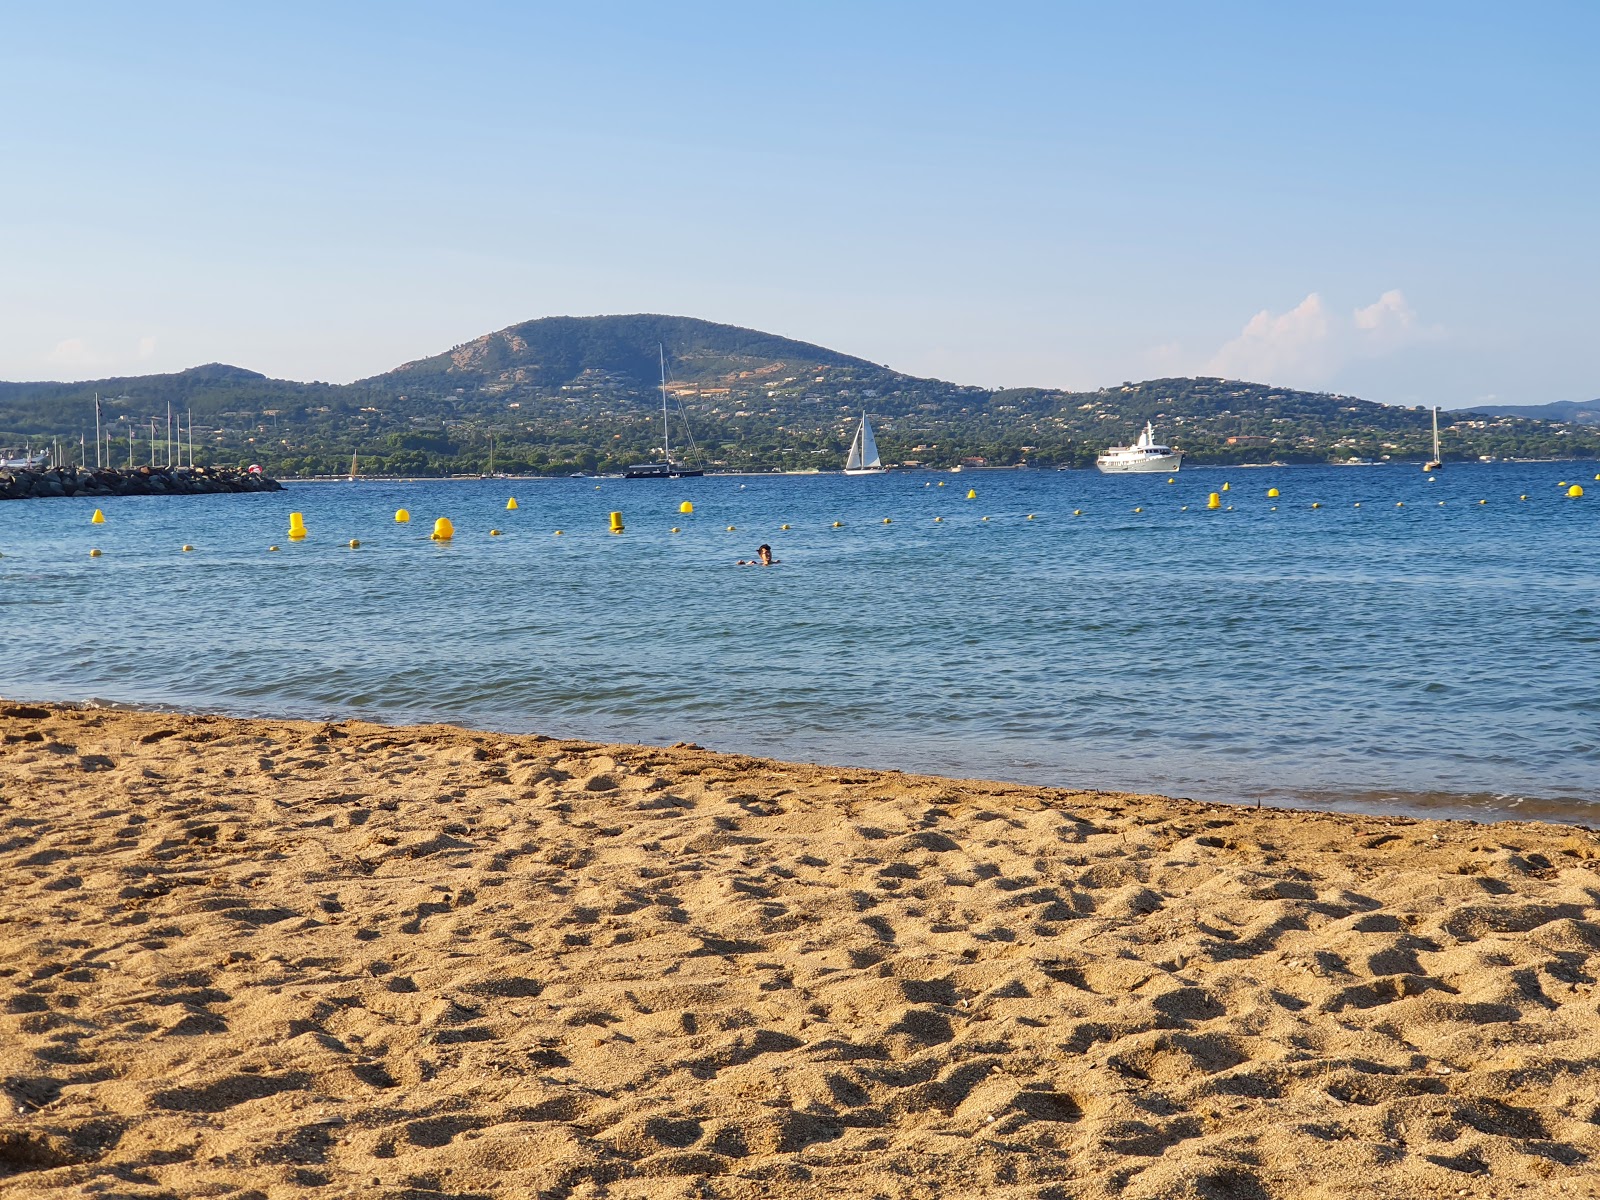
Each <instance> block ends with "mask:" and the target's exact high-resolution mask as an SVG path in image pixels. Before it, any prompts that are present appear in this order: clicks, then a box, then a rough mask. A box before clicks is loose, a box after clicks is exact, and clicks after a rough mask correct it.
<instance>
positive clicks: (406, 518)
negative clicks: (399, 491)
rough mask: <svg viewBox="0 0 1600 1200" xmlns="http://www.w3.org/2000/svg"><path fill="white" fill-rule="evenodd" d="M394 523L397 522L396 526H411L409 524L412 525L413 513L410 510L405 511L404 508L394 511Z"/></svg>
mask: <svg viewBox="0 0 1600 1200" xmlns="http://www.w3.org/2000/svg"><path fill="white" fill-rule="evenodd" d="M394 521H395V524H396V525H409V524H411V512H410V510H409V509H404V508H397V509H395V510H394Z"/></svg>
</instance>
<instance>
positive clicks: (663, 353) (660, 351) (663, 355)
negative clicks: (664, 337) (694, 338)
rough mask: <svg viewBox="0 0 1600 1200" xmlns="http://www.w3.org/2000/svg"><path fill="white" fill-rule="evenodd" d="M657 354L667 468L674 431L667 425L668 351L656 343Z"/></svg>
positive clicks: (662, 449)
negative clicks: (659, 361)
mask: <svg viewBox="0 0 1600 1200" xmlns="http://www.w3.org/2000/svg"><path fill="white" fill-rule="evenodd" d="M656 354H657V355H658V356H659V357H660V359H661V457H662V460H663V461H664V462H665V463H666V464H667V466H669V467H670V466H671V465H672V430H671V427H670V426H669V425H668V423H667V350H666V347H665V346H663V345H662V344H661V343H660V342H657V343H656Z"/></svg>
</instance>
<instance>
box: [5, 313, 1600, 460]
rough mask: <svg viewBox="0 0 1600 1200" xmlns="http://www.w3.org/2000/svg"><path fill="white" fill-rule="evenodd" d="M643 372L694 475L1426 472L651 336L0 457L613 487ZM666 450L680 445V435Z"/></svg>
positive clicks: (25, 390)
mask: <svg viewBox="0 0 1600 1200" xmlns="http://www.w3.org/2000/svg"><path fill="white" fill-rule="evenodd" d="M658 346H659V347H661V351H658ZM663 351H664V354H665V357H666V364H667V375H668V391H669V393H670V395H671V397H672V399H673V402H674V408H675V410H678V412H679V418H680V419H682V420H684V421H686V425H687V429H688V430H692V432H693V435H694V438H695V439H697V446H696V450H697V452H698V454H699V461H700V462H701V463H702V464H703V465H706V466H709V467H714V468H726V469H743V470H765V469H805V468H822V469H832V468H836V467H837V466H838V465H839V464H840V462H841V461H842V459H843V455H844V450H845V447H846V445H847V444H848V441H849V437H850V434H851V432H852V431H853V427H854V423H855V422H856V421H857V420H858V419H859V415H860V413H861V411H862V410H863V409H866V410H869V411H870V412H871V413H872V416H873V423H874V425H875V427H876V428H877V430H878V441H879V445H880V447H881V448H882V450H883V452H884V455H885V459H886V460H887V461H891V462H899V463H902V464H907V465H912V464H924V465H930V466H951V465H953V464H955V463H957V462H963V461H965V462H970V463H972V464H973V465H987V466H1010V465H1015V464H1020V463H1028V464H1032V465H1038V466H1051V465H1076V466H1087V465H1089V464H1090V463H1092V462H1093V460H1094V456H1095V454H1096V453H1097V452H1098V451H1099V450H1100V449H1102V448H1103V447H1105V446H1107V445H1110V444H1113V443H1118V442H1125V441H1127V440H1128V439H1130V438H1132V437H1133V436H1134V435H1135V434H1136V433H1137V432H1138V430H1139V428H1140V427H1141V426H1142V425H1143V424H1144V422H1145V421H1147V420H1149V421H1153V422H1155V424H1156V427H1157V430H1158V432H1159V433H1160V434H1161V435H1162V436H1163V437H1164V438H1166V439H1168V440H1171V441H1172V442H1174V443H1175V444H1177V445H1179V446H1181V447H1182V448H1183V449H1184V450H1186V451H1187V452H1188V453H1189V455H1190V459H1189V461H1190V462H1195V463H1206V462H1215V463H1245V462H1269V461H1277V462H1325V461H1329V460H1339V459H1346V458H1353V457H1360V458H1373V459H1378V458H1386V457H1391V458H1396V459H1417V460H1421V459H1422V458H1424V457H1426V455H1427V451H1428V438H1429V433H1428V431H1429V426H1430V421H1431V417H1430V414H1429V412H1428V410H1427V409H1424V408H1398V407H1391V406H1385V405H1381V404H1376V403H1373V402H1371V401H1367V400H1361V399H1358V398H1355V397H1351V396H1340V395H1331V394H1328V393H1322V392H1303V391H1297V390H1294V389H1289V388H1275V387H1270V386H1268V385H1265V384H1258V383H1248V382H1242V381H1238V380H1226V379H1214V378H1198V379H1190V378H1170V379H1155V380H1147V381H1145V382H1142V383H1133V382H1125V383H1123V384H1121V385H1118V386H1115V387H1108V388H1101V389H1099V390H1096V391H1091V392H1068V391H1062V390H1057V389H1047V388H1019V389H1011V390H1007V391H989V390H987V389H983V388H975V387H964V386H961V385H959V384H953V383H946V382H944V381H941V380H937V379H922V378H918V377H916V376H912V375H907V374H904V373H901V372H898V371H894V370H891V369H890V368H888V367H884V366H879V365H877V364H874V363H870V362H867V361H866V360H865V359H861V358H856V357H853V356H850V355H847V354H841V353H839V352H837V351H834V350H829V349H827V348H825V347H822V346H816V345H811V344H809V343H806V342H800V341H795V340H793V339H789V338H784V337H779V336H777V335H774V334H768V333H763V332H760V331H757V330H751V329H742V328H739V327H737V326H732V325H719V324H715V323H713V322H710V321H700V320H695V319H693V318H688V317H673V316H662V315H658V314H639V315H631V316H601V317H546V318H543V319H540V320H536V321H527V322H523V323H522V324H519V325H513V326H510V327H508V328H506V329H502V330H498V331H496V332H494V333H490V334H485V335H484V336H482V337H480V338H476V339H474V340H472V341H470V342H466V343H463V344H462V345H459V346H455V347H452V348H451V349H449V350H447V351H444V352H443V353H439V354H434V355H430V356H428V357H425V358H420V359H416V360H414V361H412V362H408V363H405V364H404V365H402V366H399V367H396V368H395V369H394V370H392V371H388V372H385V373H383V374H381V375H374V376H372V377H370V378H368V379H362V380H358V381H357V382H355V383H351V384H342V385H341V384H328V383H295V382H290V381H286V380H278V379H269V378H267V377H265V376H263V375H260V374H257V373H255V372H253V371H246V370H242V369H240V368H237V367H230V366H224V365H221V364H211V365H208V366H204V367H195V368H192V369H190V370H187V371H181V372H177V373H175V374H170V375H149V376H139V377H129V378H118V379H105V380H98V381H91V382H85V383H0V445H3V444H18V443H22V442H25V441H27V440H29V439H33V440H34V441H36V442H37V441H40V440H51V439H54V440H55V441H57V442H58V443H65V444H66V445H68V446H71V447H76V446H77V445H78V443H79V439H80V438H81V437H84V436H87V437H88V438H90V439H92V437H93V433H94V428H95V412H94V397H95V396H96V394H98V395H99V396H100V400H101V417H102V428H103V429H105V430H107V431H108V436H109V439H110V442H111V450H110V454H111V457H112V459H113V460H114V461H115V462H117V463H122V462H125V461H127V460H128V458H129V456H130V455H131V456H132V457H133V458H135V459H138V460H140V461H144V458H145V456H146V455H147V454H148V445H149V440H150V436H149V435H150V432H151V430H152V427H153V428H154V431H155V433H156V434H157V440H160V438H161V437H163V436H164V434H165V423H166V411H167V405H168V403H169V402H170V403H171V404H172V406H173V407H174V409H175V410H177V411H178V413H179V414H180V415H183V416H187V414H188V413H190V412H191V411H192V412H193V416H194V420H195V423H196V429H197V441H198V442H199V443H200V448H199V451H198V453H199V460H200V461H201V462H207V461H210V462H213V463H218V464H241V463H250V462H259V463H260V464H262V466H264V467H266V468H268V469H269V470H272V471H275V472H277V473H279V474H280V475H287V476H293V475H306V474H333V473H336V472H342V471H343V470H346V469H348V465H349V462H350V457H351V455H352V454H353V453H354V454H356V455H358V456H359V458H360V462H361V469H362V470H363V471H364V472H366V473H372V474H378V473H383V474H396V475H426V474H443V473H462V472H468V473H477V472H479V471H482V470H484V469H485V468H486V467H487V466H488V458H489V447H490V442H491V439H492V441H493V445H494V455H495V459H494V465H495V467H496V469H498V470H502V471H507V472H512V473H551V474H567V473H571V472H573V471H579V470H582V471H597V470H598V471H605V470H613V469H617V468H620V467H622V466H624V465H626V464H628V463H633V462H641V461H648V460H650V459H652V458H656V457H658V456H659V453H660V450H659V447H660V439H661V396H660V391H659V381H660V365H659V364H660V359H659V358H658V354H659V353H661V352H663ZM1444 432H1445V444H1446V457H1448V458H1456V459H1460V458H1469V457H1476V456H1478V455H1490V454H1492V455H1501V456H1528V457H1549V456H1557V455H1574V454H1576V455H1589V456H1593V455H1597V454H1600V429H1594V428H1591V427H1585V426H1582V425H1578V424H1576V423H1573V422H1569V421H1566V420H1562V421H1560V422H1552V421H1546V420H1532V419H1528V418H1526V417H1518V416H1515V415H1512V416H1499V415H1486V414H1483V413H1481V412H1467V413H1454V414H1450V416H1449V419H1448V420H1447V422H1446V424H1445V428H1444ZM673 441H674V443H675V444H677V445H686V444H688V443H687V438H686V436H685V432H684V426H683V425H680V426H679V429H678V430H677V431H675V432H674V435H673ZM87 453H88V457H89V460H90V461H91V462H92V461H93V459H94V454H93V450H92V448H90V449H89V450H88V452H87ZM157 454H158V458H159V455H160V451H159V450H158V451H157Z"/></svg>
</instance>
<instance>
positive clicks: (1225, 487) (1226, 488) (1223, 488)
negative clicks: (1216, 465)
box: [1222, 483, 1232, 491]
mask: <svg viewBox="0 0 1600 1200" xmlns="http://www.w3.org/2000/svg"><path fill="white" fill-rule="evenodd" d="M1231 486H1232V485H1231V484H1227V483H1224V484H1223V485H1222V490H1223V491H1227V490H1228V488H1229V487H1231Z"/></svg>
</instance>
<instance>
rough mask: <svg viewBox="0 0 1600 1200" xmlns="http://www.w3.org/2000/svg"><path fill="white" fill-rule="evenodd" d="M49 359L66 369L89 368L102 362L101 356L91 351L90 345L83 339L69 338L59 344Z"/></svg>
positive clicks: (51, 352)
mask: <svg viewBox="0 0 1600 1200" xmlns="http://www.w3.org/2000/svg"><path fill="white" fill-rule="evenodd" d="M47 357H48V359H49V361H50V362H52V363H59V364H60V365H61V366H64V367H89V366H93V365H94V364H95V363H97V362H99V361H100V359H99V356H98V355H97V354H95V352H94V351H93V350H91V349H89V343H88V342H86V341H84V340H83V339H82V338H67V339H66V340H65V341H60V342H57V343H56V346H55V349H54V350H52V351H50V353H49V355H48V356H47Z"/></svg>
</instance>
